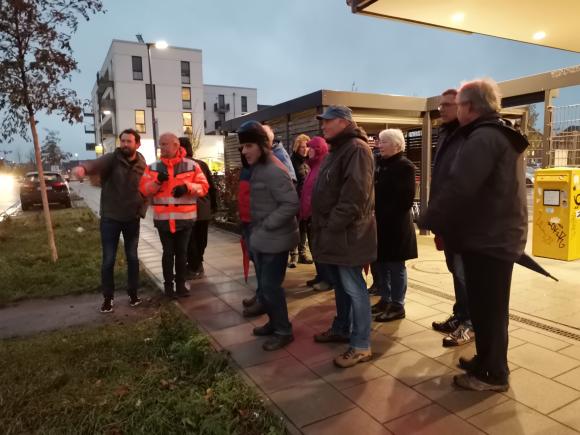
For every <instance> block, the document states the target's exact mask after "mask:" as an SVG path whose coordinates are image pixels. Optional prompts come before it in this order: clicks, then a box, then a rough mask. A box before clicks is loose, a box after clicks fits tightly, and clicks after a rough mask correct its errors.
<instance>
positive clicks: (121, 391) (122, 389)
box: [113, 385, 129, 399]
mask: <svg viewBox="0 0 580 435" xmlns="http://www.w3.org/2000/svg"><path fill="white" fill-rule="evenodd" d="M113 394H114V395H115V396H117V397H118V398H119V399H120V398H122V397H125V396H126V395H127V394H129V387H128V386H127V385H120V386H118V387H117V389H116V390H115V392H114V393H113Z"/></svg>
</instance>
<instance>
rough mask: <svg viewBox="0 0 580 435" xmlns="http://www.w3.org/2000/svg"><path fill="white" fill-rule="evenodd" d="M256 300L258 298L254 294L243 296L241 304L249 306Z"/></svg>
mask: <svg viewBox="0 0 580 435" xmlns="http://www.w3.org/2000/svg"><path fill="white" fill-rule="evenodd" d="M257 300H258V296H257V295H254V296H252V297H251V298H245V299H242V305H243V306H244V307H245V308H249V307H251V306H252V305H254V304H255V303H256V301H257Z"/></svg>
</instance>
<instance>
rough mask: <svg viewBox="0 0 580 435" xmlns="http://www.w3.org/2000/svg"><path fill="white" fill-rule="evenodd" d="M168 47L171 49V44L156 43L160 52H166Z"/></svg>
mask: <svg viewBox="0 0 580 435" xmlns="http://www.w3.org/2000/svg"><path fill="white" fill-rule="evenodd" d="M167 47H169V44H168V43H167V42H165V41H157V42H156V43H155V48H158V49H159V50H165V49H166V48H167Z"/></svg>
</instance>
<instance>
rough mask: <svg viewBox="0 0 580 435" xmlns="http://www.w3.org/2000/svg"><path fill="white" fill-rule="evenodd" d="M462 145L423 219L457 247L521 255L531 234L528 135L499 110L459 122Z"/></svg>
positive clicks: (452, 247)
mask: <svg viewBox="0 0 580 435" xmlns="http://www.w3.org/2000/svg"><path fill="white" fill-rule="evenodd" d="M453 141H454V142H455V141H457V144H456V145H457V146H458V147H459V149H458V152H457V155H456V157H455V159H454V160H453V163H452V165H451V168H450V172H449V177H448V178H447V179H446V180H445V181H444V183H443V185H442V186H441V188H440V189H439V192H438V193H437V194H436V196H435V197H433V198H432V199H431V202H430V204H429V207H428V208H427V210H425V212H424V213H423V214H422V215H421V218H420V221H419V224H420V226H421V227H423V228H427V229H430V230H432V231H433V232H434V233H436V234H440V235H442V236H443V239H444V240H445V245H446V247H448V248H449V249H450V250H452V251H455V252H459V253H462V252H476V253H480V254H484V255H488V256H491V257H495V258H498V259H501V260H505V261H515V260H517V259H518V258H519V257H520V256H521V254H522V253H523V251H524V248H525V246H526V239H527V235H528V208H527V191H526V180H525V167H524V151H525V150H526V148H527V146H528V141H527V139H526V138H525V137H524V136H522V135H521V134H520V133H518V132H517V131H515V130H514V129H512V128H510V127H507V126H506V125H505V124H504V123H503V122H502V121H501V119H500V118H499V115H490V116H485V117H481V118H479V119H477V120H475V121H474V122H472V123H470V124H468V125H466V126H463V127H460V128H459V129H458V130H457V131H456V133H455V137H454V138H453Z"/></svg>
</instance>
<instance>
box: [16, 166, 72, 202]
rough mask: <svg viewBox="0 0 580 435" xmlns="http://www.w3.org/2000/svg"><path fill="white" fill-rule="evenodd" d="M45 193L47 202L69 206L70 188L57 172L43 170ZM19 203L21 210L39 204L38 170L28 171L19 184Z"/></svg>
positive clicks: (40, 200)
mask: <svg viewBox="0 0 580 435" xmlns="http://www.w3.org/2000/svg"><path fill="white" fill-rule="evenodd" d="M44 181H45V183H46V194H47V196H48V202H49V203H58V204H62V205H63V206H65V207H67V208H70V207H71V206H72V204H71V199H70V190H69V187H68V183H67V182H66V180H65V179H64V178H63V176H62V175H60V174H59V173H58V172H45V173H44ZM20 203H21V206H22V210H24V211H26V210H29V209H30V208H31V207H32V206H33V205H34V204H41V203H42V199H41V197H40V179H39V177H38V172H28V173H27V174H26V175H25V176H24V181H23V182H22V184H21V185H20Z"/></svg>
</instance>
